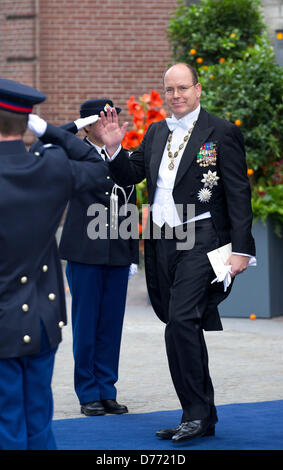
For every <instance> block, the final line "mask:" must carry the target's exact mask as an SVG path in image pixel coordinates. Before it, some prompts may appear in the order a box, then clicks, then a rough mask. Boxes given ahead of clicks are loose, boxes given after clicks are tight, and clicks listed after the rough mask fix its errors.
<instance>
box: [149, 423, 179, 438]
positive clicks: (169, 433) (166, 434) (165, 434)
mask: <svg viewBox="0 0 283 470" xmlns="http://www.w3.org/2000/svg"><path fill="white" fill-rule="evenodd" d="M180 428H181V424H179V426H177V427H176V428H169V429H159V431H157V432H156V433H155V435H156V436H157V437H160V439H172V437H173V436H174V434H176V432H178V431H179V429H180Z"/></svg>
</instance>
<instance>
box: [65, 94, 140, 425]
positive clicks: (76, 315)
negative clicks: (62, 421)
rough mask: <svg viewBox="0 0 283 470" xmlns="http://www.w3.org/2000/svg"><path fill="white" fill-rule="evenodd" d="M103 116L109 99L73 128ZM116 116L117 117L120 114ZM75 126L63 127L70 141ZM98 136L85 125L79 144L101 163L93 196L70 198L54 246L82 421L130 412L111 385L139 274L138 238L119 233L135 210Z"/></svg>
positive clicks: (131, 189)
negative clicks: (68, 311) (66, 295)
mask: <svg viewBox="0 0 283 470" xmlns="http://www.w3.org/2000/svg"><path fill="white" fill-rule="evenodd" d="M107 108H110V109H112V108H113V102H112V101H111V100H109V99H90V100H87V101H85V102H83V103H82V105H81V107H80V118H79V120H80V119H85V118H88V117H89V116H97V119H98V117H99V115H100V112H106V110H107ZM116 111H117V113H118V114H119V113H120V111H121V109H120V108H116ZM75 122H76V121H75ZM75 122H71V123H68V124H65V125H64V126H62V127H64V129H66V130H68V131H69V132H73V133H76V132H77V126H76V125H75ZM99 129H100V127H99V126H98V122H94V123H92V124H90V125H87V126H86V127H85V128H84V131H85V132H86V136H85V138H84V142H85V143H86V144H87V145H88V146H90V147H91V148H92V149H93V152H94V153H95V154H96V155H97V158H99V159H101V162H103V163H102V165H101V167H102V169H103V171H101V172H100V173H99V174H98V175H97V179H96V182H95V185H94V186H93V188H92V189H91V191H88V192H84V193H83V194H74V197H73V198H72V199H71V200H70V203H69V207H68V212H67V215H66V220H65V223H64V227H63V232H62V237H61V241H60V245H59V253H60V256H61V258H62V259H64V260H67V267H66V274H67V279H68V283H69V286H70V292H71V295H72V327H73V353H74V363H75V370H74V384H75V391H76V394H77V397H78V400H79V403H80V405H81V412H82V413H84V414H85V415H86V416H100V415H104V414H105V413H111V414H122V413H127V412H128V408H127V406H125V405H122V404H120V403H118V402H117V400H116V396H117V390H116V387H115V383H116V382H117V379H118V366H119V355H120V345H121V337H122V327H123V319H124V313H125V305H126V295H127V287H128V279H129V270H131V272H132V273H133V272H134V271H135V270H136V269H137V264H138V251H139V250H138V243H139V241H138V236H137V233H136V236H135V237H134V238H133V237H132V236H131V237H130V238H127V239H125V238H124V237H123V236H122V234H121V233H120V232H121V231H120V224H121V223H123V221H124V220H125V218H126V217H127V215H128V214H127V207H131V208H135V207H136V206H135V205H136V190H135V186H133V185H130V186H127V187H124V188H123V187H119V186H118V185H116V184H115V183H114V181H113V180H112V178H111V176H110V172H109V167H108V164H107V163H106V162H105V153H104V150H103V145H104V144H103V142H102V141H101V137H100V133H99ZM62 145H64V143H63V142H62ZM115 201H116V202H115ZM114 204H117V206H116V209H115V207H114ZM124 211H125V212H124ZM97 214H100V217H101V220H100V227H98V228H100V229H101V228H102V229H105V233H103V230H101V234H100V235H99V234H98V233H93V234H92V231H91V230H90V228H91V226H92V224H95V220H96V219H97V218H98V217H97ZM94 216H95V217H94ZM93 217H94V218H93ZM136 232H137V226H136ZM116 235H117V236H116Z"/></svg>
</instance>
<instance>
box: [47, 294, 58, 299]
mask: <svg viewBox="0 0 283 470" xmlns="http://www.w3.org/2000/svg"><path fill="white" fill-rule="evenodd" d="M48 298H49V300H55V299H56V295H55V294H53V292H51V293H50V294H49V295H48Z"/></svg>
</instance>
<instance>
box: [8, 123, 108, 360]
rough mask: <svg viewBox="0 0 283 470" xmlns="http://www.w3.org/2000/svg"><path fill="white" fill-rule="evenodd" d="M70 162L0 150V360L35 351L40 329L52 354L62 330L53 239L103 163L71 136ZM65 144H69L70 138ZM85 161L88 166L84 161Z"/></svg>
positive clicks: (21, 148) (11, 146) (46, 153)
mask: <svg viewBox="0 0 283 470" xmlns="http://www.w3.org/2000/svg"><path fill="white" fill-rule="evenodd" d="M49 134H50V135H51V134H52V135H55V136H56V135H57V134H60V135H61V137H63V138H65V137H66V136H68V142H69V147H68V154H69V156H70V157H71V158H74V159H76V160H83V159H85V160H84V161H74V160H69V159H68V157H67V155H66V153H65V151H63V149H61V148H60V147H57V146H47V147H44V146H43V145H42V144H41V143H39V142H38V143H36V145H35V146H34V147H33V149H34V151H33V152H27V150H26V148H25V145H24V142H23V141H22V140H14V141H5V142H0V194H1V196H0V358H12V357H19V356H23V355H29V354H33V353H38V352H39V351H40V323H41V321H42V322H43V324H44V326H45V329H46V332H47V335H48V338H49V342H50V346H51V348H55V347H56V346H57V345H58V343H59V342H60V341H61V329H62V326H63V324H66V321H67V320H66V309H65V290H64V285H63V279H62V270H61V263H60V260H59V257H58V251H57V244H56V240H55V234H56V231H57V228H58V225H59V223H60V220H61V217H62V214H63V211H64V209H65V208H66V205H67V202H68V200H69V199H71V198H72V197H73V196H74V195H75V194H78V193H80V192H82V191H86V190H89V189H90V188H91V187H92V186H94V185H95V184H96V182H95V181H96V178H97V174H98V173H99V171H100V170H101V169H102V165H101V161H100V159H98V158H97V156H96V155H95V154H94V152H93V151H92V149H90V147H89V146H87V145H85V144H84V143H83V142H82V141H81V140H80V139H77V138H76V137H75V136H73V135H72V134H70V133H68V132H66V131H64V130H60V129H58V128H56V127H55V126H51V125H48V127H47V132H46V134H45V137H46V139H47V140H46V142H48V139H49V138H48V135H49ZM69 136H71V139H70V137H69ZM87 160H89V161H87Z"/></svg>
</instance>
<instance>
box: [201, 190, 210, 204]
mask: <svg viewBox="0 0 283 470" xmlns="http://www.w3.org/2000/svg"><path fill="white" fill-rule="evenodd" d="M211 196H212V192H211V191H210V189H208V188H202V189H200V190H199V192H198V200H199V201H200V202H208V201H209V199H210V198H211Z"/></svg>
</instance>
